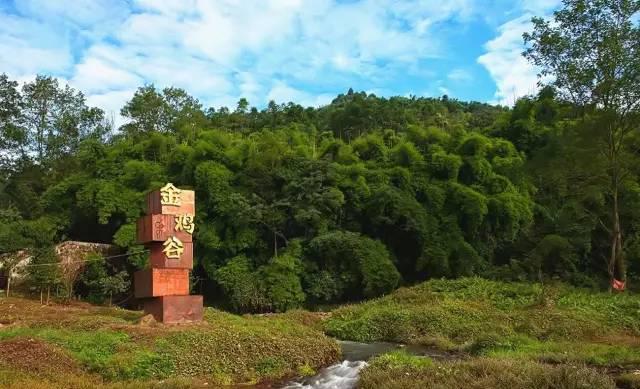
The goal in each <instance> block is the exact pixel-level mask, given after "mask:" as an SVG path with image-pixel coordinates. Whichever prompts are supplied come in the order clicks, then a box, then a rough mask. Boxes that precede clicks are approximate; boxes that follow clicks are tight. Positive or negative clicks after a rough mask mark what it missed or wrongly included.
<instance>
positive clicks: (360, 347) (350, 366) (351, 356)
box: [283, 341, 446, 389]
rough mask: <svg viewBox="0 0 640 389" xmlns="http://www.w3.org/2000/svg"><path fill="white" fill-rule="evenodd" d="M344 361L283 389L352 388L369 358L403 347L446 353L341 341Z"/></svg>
mask: <svg viewBox="0 0 640 389" xmlns="http://www.w3.org/2000/svg"><path fill="white" fill-rule="evenodd" d="M339 343H340V346H341V348H342V356H343V357H344V361H342V362H340V363H336V364H334V365H331V366H329V367H326V368H324V369H322V370H321V371H320V372H319V373H318V374H317V375H315V376H313V377H307V378H304V379H300V380H298V381H293V382H289V383H287V384H285V386H284V387H283V389H351V388H354V387H355V386H356V383H357V382H358V376H359V374H360V370H362V369H363V368H364V367H365V366H367V360H369V359H370V358H372V357H374V356H376V355H379V354H383V353H386V352H389V351H393V350H397V349H400V348H403V349H405V350H407V352H409V353H412V354H415V355H424V356H430V357H434V358H438V357H446V356H445V354H440V353H437V352H435V351H434V350H433V349H429V348H425V347H420V346H404V345H401V344H397V343H385V342H378V343H358V342H345V341H340V342H339Z"/></svg>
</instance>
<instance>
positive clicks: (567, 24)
mask: <svg viewBox="0 0 640 389" xmlns="http://www.w3.org/2000/svg"><path fill="white" fill-rule="evenodd" d="M639 11H640V1H637V0H564V1H563V7H562V8H561V9H560V10H558V11H556V12H554V17H553V20H544V19H542V18H533V20H532V21H533V25H534V28H533V31H532V32H531V33H526V34H524V40H525V42H526V43H527V44H528V45H529V47H528V48H527V50H526V51H525V52H524V55H525V56H526V57H527V58H528V59H529V60H530V61H531V62H532V63H533V64H535V65H536V66H538V67H540V68H541V75H542V76H549V77H551V78H552V80H551V81H549V83H550V84H552V85H553V86H554V87H556V88H557V90H558V92H559V93H560V95H561V96H562V97H563V98H565V99H567V100H569V101H571V102H573V103H574V104H575V105H576V106H577V107H579V108H580V109H581V110H582V113H583V116H582V118H583V120H585V121H590V122H591V123H592V125H593V126H594V127H593V128H594V130H595V131H593V133H592V135H594V136H596V137H597V139H598V141H599V142H600V145H601V146H600V150H599V155H601V156H602V158H604V160H605V161H606V168H605V174H606V178H607V181H608V182H607V196H608V203H609V206H610V209H611V211H610V215H609V218H608V220H607V225H608V226H607V230H608V231H609V233H610V242H611V243H610V255H609V260H608V272H609V276H610V278H611V279H613V278H618V279H621V280H625V279H626V264H625V259H624V252H623V231H622V225H621V221H620V213H621V203H620V194H621V188H622V186H623V184H624V181H625V180H626V179H627V178H628V176H629V150H628V148H627V141H628V139H629V136H630V134H631V133H632V132H634V131H637V130H638V126H639V124H638V123H639V121H638V117H639V116H640V24H639V23H638V21H637V20H634V19H633V18H634V16H635V15H637V13H638V12H639ZM542 82H544V79H543V80H542ZM596 156H597V155H594V156H593V157H596Z"/></svg>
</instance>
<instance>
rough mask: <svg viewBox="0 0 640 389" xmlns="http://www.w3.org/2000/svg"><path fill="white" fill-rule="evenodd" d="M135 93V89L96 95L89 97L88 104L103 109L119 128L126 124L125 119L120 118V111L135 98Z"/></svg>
mask: <svg viewBox="0 0 640 389" xmlns="http://www.w3.org/2000/svg"><path fill="white" fill-rule="evenodd" d="M134 93H135V89H129V90H117V91H109V92H105V93H94V94H90V95H88V96H87V104H88V105H89V106H93V107H100V108H102V109H103V110H104V113H105V116H106V117H107V118H108V119H109V120H113V124H114V125H115V126H116V128H117V127H119V126H121V125H122V124H124V123H125V122H126V120H125V118H123V117H122V116H120V109H121V108H122V107H123V106H124V104H125V103H126V102H127V101H129V100H130V99H131V98H132V97H133V94H134Z"/></svg>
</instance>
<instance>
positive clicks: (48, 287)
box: [47, 285, 51, 305]
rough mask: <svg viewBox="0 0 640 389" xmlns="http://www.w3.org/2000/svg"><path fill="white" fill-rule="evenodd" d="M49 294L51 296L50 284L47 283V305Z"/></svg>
mask: <svg viewBox="0 0 640 389" xmlns="http://www.w3.org/2000/svg"><path fill="white" fill-rule="evenodd" d="M50 296H51V285H47V305H49V297H50Z"/></svg>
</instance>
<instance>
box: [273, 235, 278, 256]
mask: <svg viewBox="0 0 640 389" xmlns="http://www.w3.org/2000/svg"><path fill="white" fill-rule="evenodd" d="M273 254H274V257H276V258H278V235H277V234H276V233H275V232H274V233H273Z"/></svg>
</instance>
